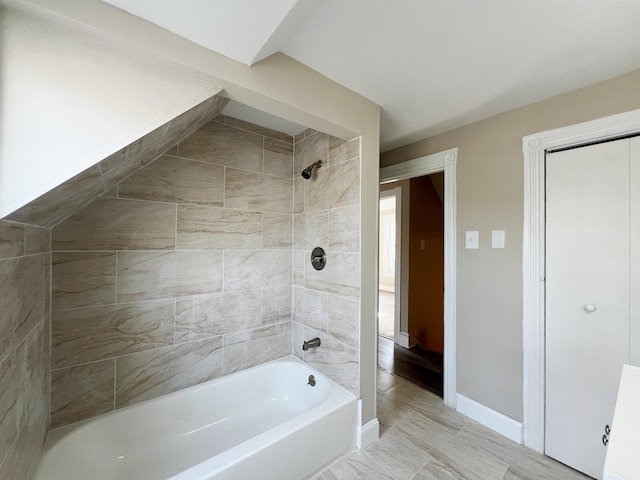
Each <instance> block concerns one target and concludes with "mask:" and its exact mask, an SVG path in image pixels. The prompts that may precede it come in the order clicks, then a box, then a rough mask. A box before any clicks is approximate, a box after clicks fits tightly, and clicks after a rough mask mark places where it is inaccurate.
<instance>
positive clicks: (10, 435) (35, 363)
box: [0, 220, 50, 479]
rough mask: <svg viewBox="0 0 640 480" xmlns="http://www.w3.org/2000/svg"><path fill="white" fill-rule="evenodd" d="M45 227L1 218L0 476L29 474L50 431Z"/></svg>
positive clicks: (47, 273) (47, 237) (47, 271)
mask: <svg viewBox="0 0 640 480" xmlns="http://www.w3.org/2000/svg"><path fill="white" fill-rule="evenodd" d="M49 236H50V232H49V230H47V229H45V228H39V227H34V226H29V225H23V224H18V223H12V222H6V221H3V220H0V478H2V479H4V478H6V479H14V478H15V479H18V478H20V479H21V478H31V477H32V476H33V472H34V470H35V465H36V460H37V459H38V458H39V456H40V451H41V448H42V445H43V443H44V439H45V436H46V434H47V431H48V430H49V391H50V382H49V364H50V361H49V324H50V323H49V265H50V262H49V255H50V246H49Z"/></svg>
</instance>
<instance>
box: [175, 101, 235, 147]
mask: <svg viewBox="0 0 640 480" xmlns="http://www.w3.org/2000/svg"><path fill="white" fill-rule="evenodd" d="M227 103H229V99H228V98H224V97H221V96H220V95H215V96H213V97H210V98H208V99H207V100H205V101H204V102H202V103H201V104H200V105H196V106H195V107H194V108H192V109H191V110H188V111H186V112H184V113H183V114H182V115H179V116H177V117H176V118H174V119H173V120H171V122H169V128H168V129H167V133H166V134H165V137H164V140H165V142H164V143H165V145H175V144H176V143H177V142H178V141H180V140H182V139H184V138H187V137H188V136H189V135H191V134H192V133H193V132H195V131H196V130H198V129H200V128H201V127H202V126H204V125H205V124H206V123H207V122H209V121H210V120H211V119H212V118H215V117H217V116H218V114H219V113H220V112H221V111H222V110H223V109H224V107H225V106H226V105H227Z"/></svg>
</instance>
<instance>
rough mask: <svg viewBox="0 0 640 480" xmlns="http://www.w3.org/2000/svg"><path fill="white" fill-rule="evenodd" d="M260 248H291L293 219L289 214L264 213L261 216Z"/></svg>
mask: <svg viewBox="0 0 640 480" xmlns="http://www.w3.org/2000/svg"><path fill="white" fill-rule="evenodd" d="M262 218H263V220H262V248H263V249H265V250H269V249H272V248H286V249H291V246H292V244H293V219H292V217H291V215H276V214H272V213H265V214H264V215H263V216H262Z"/></svg>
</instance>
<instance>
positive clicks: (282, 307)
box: [262, 285, 293, 325]
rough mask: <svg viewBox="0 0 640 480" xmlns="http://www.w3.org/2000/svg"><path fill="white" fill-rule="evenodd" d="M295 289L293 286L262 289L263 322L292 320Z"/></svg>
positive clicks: (264, 323)
mask: <svg viewBox="0 0 640 480" xmlns="http://www.w3.org/2000/svg"><path fill="white" fill-rule="evenodd" d="M292 300H293V291H292V289H291V286H289V285H287V286H285V287H276V288H263V289H262V324H263V325H268V324H271V323H281V322H284V321H288V320H291V316H292V307H293V305H292V303H293V302H292Z"/></svg>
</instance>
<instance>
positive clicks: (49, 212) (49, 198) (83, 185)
mask: <svg viewBox="0 0 640 480" xmlns="http://www.w3.org/2000/svg"><path fill="white" fill-rule="evenodd" d="M102 192H104V183H103V182H102V175H101V174H100V167H98V165H94V166H93V167H90V168H88V169H86V170H84V171H83V172H80V173H79V174H78V175H76V176H75V177H73V178H71V179H69V180H67V181H66V182H64V183H63V184H62V185H59V186H57V187H56V188H54V189H52V190H49V191H48V192H47V193H45V194H44V195H41V196H40V197H38V198H36V199H35V200H33V201H32V202H29V203H28V204H26V205H25V206H24V207H22V208H20V209H18V210H16V211H15V212H13V213H12V214H10V215H9V216H7V219H8V220H15V221H16V222H22V223H28V224H30V225H41V226H50V225H53V224H54V223H56V222H58V221H60V220H62V219H63V218H66V217H67V216H68V215H69V214H71V213H72V212H73V211H75V210H76V209H77V208H78V207H79V206H80V205H84V204H86V203H87V202H90V201H91V200H93V199H94V198H96V197H97V196H98V195H100V194H101V193H102Z"/></svg>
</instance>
